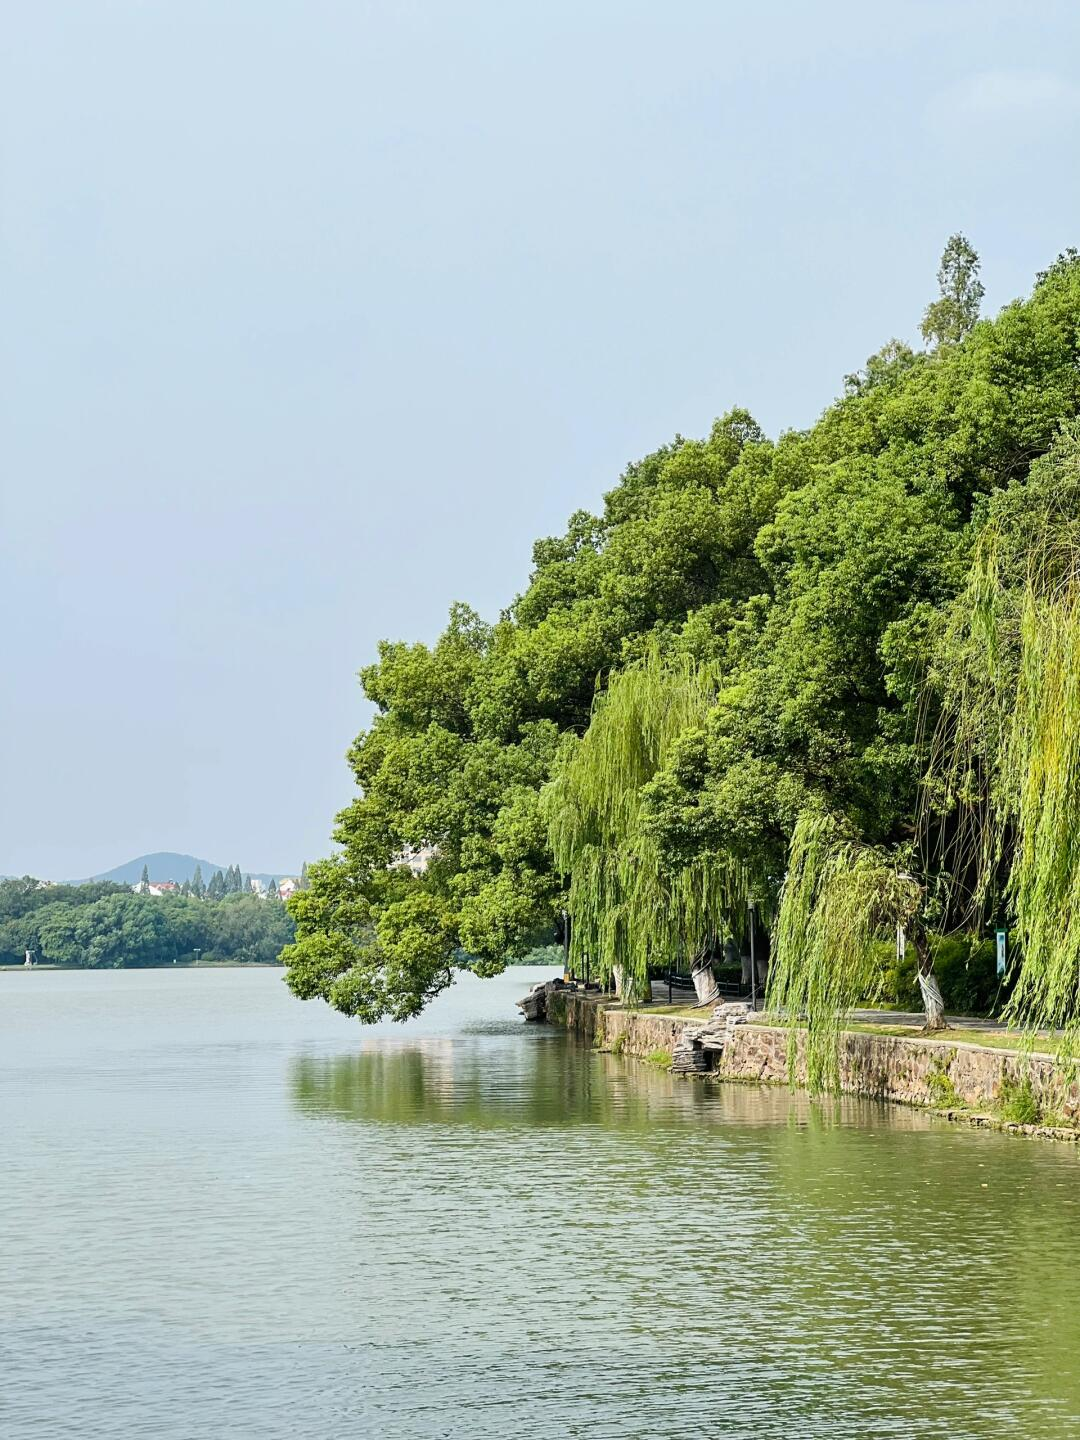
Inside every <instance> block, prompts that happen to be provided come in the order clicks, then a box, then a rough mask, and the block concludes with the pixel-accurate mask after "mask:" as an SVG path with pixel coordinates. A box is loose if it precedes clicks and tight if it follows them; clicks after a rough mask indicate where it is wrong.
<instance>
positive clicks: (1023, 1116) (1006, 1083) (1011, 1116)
mask: <svg viewBox="0 0 1080 1440" xmlns="http://www.w3.org/2000/svg"><path fill="white" fill-rule="evenodd" d="M998 1095H999V1098H1000V1100H1001V1114H1002V1118H1003V1119H1005V1120H1009V1121H1011V1123H1012V1124H1014V1125H1038V1123H1039V1122H1040V1120H1041V1119H1042V1118H1043V1112H1042V1106H1041V1105H1040V1104H1039V1101H1038V1099H1037V1097H1036V1095H1035V1091H1034V1089H1033V1088H1032V1084H1031V1076H1030V1075H1024V1076H1022V1077H1021V1078H1020V1079H1019V1080H1013V1079H1011V1078H1010V1077H1009V1076H1008V1075H1005V1076H1003V1077H1002V1081H1001V1087H1000V1089H999V1091H998Z"/></svg>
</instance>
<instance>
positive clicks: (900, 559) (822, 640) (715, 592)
mask: <svg viewBox="0 0 1080 1440" xmlns="http://www.w3.org/2000/svg"><path fill="white" fill-rule="evenodd" d="M939 279H940V286H941V295H940V296H939V299H938V300H937V301H935V302H933V304H932V305H931V306H930V308H929V310H928V312H927V318H926V322H925V324H926V327H927V329H926V335H927V338H928V339H929V340H930V341H931V342H932V343H931V346H930V348H929V349H927V350H926V351H924V352H921V353H916V352H915V351H914V350H912V349H911V348H910V347H908V346H906V345H903V344H901V343H898V342H895V341H894V342H891V343H890V344H889V345H888V346H886V347H885V348H884V349H883V350H882V351H881V352H880V353H879V354H877V355H875V356H873V357H871V359H870V360H869V361H868V362H867V363H866V365H865V367H864V368H863V369H862V370H861V371H860V372H858V373H856V374H854V375H852V376H849V377H848V379H847V381H846V383H845V391H844V394H843V395H842V396H841V398H840V399H838V400H837V402H836V403H835V404H833V405H832V406H830V407H829V408H828V409H827V410H826V411H825V413H824V414H823V415H822V417H821V419H820V420H819V421H818V422H817V423H816V424H815V425H813V426H812V427H810V428H809V429H808V430H806V431H801V432H788V433H786V434H784V435H783V436H781V437H780V439H779V440H778V441H776V442H775V443H773V442H770V441H769V440H767V439H766V438H765V437H764V436H763V435H762V433H761V431H760V430H759V429H758V427H757V426H756V425H755V424H754V422H753V420H752V419H751V417H750V416H748V415H747V414H746V413H745V412H742V411H733V412H731V413H730V414H729V415H727V416H725V417H724V418H723V419H721V420H719V421H717V423H716V424H715V425H714V427H713V429H712V431H711V432H710V434H709V435H708V437H706V438H705V439H703V440H700V441H691V440H684V439H682V438H681V437H677V438H676V440H675V441H673V442H672V443H671V444H669V445H666V446H664V447H662V448H661V449H660V450H657V451H656V452H654V453H653V454H652V455H649V456H647V457H646V458H645V459H644V460H642V461H640V462H638V463H636V464H633V465H631V466H629V467H628V469H627V470H626V472H625V473H624V475H623V477H622V479H621V480H620V483H619V484H618V485H617V486H616V487H615V489H614V490H612V491H611V492H610V494H608V495H607V496H606V497H605V502H604V507H603V511H602V513H601V514H600V515H596V516H593V515H589V514H586V513H585V512H578V513H577V514H575V515H574V516H572V517H571V519H570V522H569V525H568V527H567V530H566V532H565V534H564V535H562V536H559V537H555V538H551V539H547V540H543V541H540V542H539V543H538V544H537V545H536V547H535V549H534V568H533V573H532V576H531V578H530V581H529V585H528V587H527V589H526V590H525V592H524V593H523V594H522V595H521V596H519V597H518V598H517V600H515V601H514V603H513V604H512V605H511V606H510V607H509V609H508V610H507V611H506V612H505V613H504V615H503V616H502V617H501V618H500V619H499V620H498V621H497V622H496V623H495V624H493V625H488V624H485V623H484V622H482V621H481V620H480V618H479V617H478V616H476V615H475V614H474V613H473V612H472V611H470V610H468V609H467V608H466V607H464V606H457V607H455V608H454V609H453V611H452V612H451V617H450V623H449V625H448V627H447V629H446V631H445V633H444V634H443V636H442V637H441V638H440V639H439V641H438V642H437V643H436V644H435V645H434V646H430V647H428V646H422V645H407V644H403V643H384V644H383V645H382V646H380V650H379V657H378V660H377V662H376V663H375V664H373V665H371V666H369V667H368V668H367V669H366V670H364V671H363V672H362V680H363V684H364V688H365V690H366V693H367V694H368V696H369V697H370V698H371V699H372V700H373V701H374V702H375V705H376V707H377V714H376V717H375V720H374V722H373V724H372V725H371V727H370V728H369V729H368V730H367V731H366V732H365V733H364V734H362V735H360V736H359V737H358V739H357V741H356V743H355V745H354V746H353V748H352V750H351V752H350V757H349V758H350V763H351V766H352V769H353V773H354V776H355V778H356V781H357V785H358V787H359V794H358V796H357V798H356V799H355V800H354V802H353V803H352V804H351V805H350V806H349V807H348V809H346V810H345V811H344V812H343V813H342V815H341V816H340V817H339V821H338V828H337V831H336V839H337V840H338V842H339V844H340V847H341V848H340V851H339V853H338V854H337V856H336V857H335V858H333V859H332V860H329V861H323V862H321V863H319V864H317V865H313V866H312V867H311V871H310V880H311V884H310V888H309V889H307V890H304V891H301V892H300V893H299V894H298V895H296V896H294V897H293V899H292V900H291V901H290V908H291V911H292V914H293V916H294V917H295V920H296V923H297V941H296V944H295V945H294V946H293V947H292V948H291V949H289V950H287V951H286V952H285V958H286V961H287V963H288V965H289V981H290V984H291V985H292V987H293V989H294V990H295V992H296V993H297V994H298V995H303V996H315V995H320V996H323V997H324V998H326V999H328V1000H329V1001H330V1002H331V1003H332V1004H334V1005H335V1006H337V1007H338V1008H339V1009H341V1010H343V1011H345V1012H346V1013H349V1014H354V1015H357V1016H359V1017H360V1018H362V1019H364V1020H377V1019H379V1018H381V1017H383V1016H392V1017H395V1018H405V1017H407V1016H409V1015H412V1014H415V1013H416V1011H417V1010H418V1009H420V1008H421V1007H422V1006H423V1005H424V1004H425V1003H426V1001H427V1000H428V999H430V998H431V997H432V996H433V995H435V994H437V993H438V992H439V991H440V990H441V989H442V988H444V987H445V986H446V985H447V984H449V983H450V982H451V980H452V978H453V972H454V969H455V967H456V966H459V965H462V964H471V965H474V966H475V967H476V968H478V969H479V970H480V971H481V973H487V974H490V973H494V972H495V971H496V970H498V969H500V968H501V967H502V966H503V965H504V964H505V962H506V960H507V958H508V957H510V956H513V955H515V954H520V953H522V951H523V950H524V949H525V948H526V947H527V946H528V945H529V944H530V943H532V941H533V940H534V939H535V938H536V936H537V935H538V934H542V933H543V932H544V931H546V930H550V927H551V925H552V923H553V919H554V917H555V915H556V914H557V913H558V912H559V910H560V909H561V908H562V906H563V905H564V904H565V903H566V898H567V897H566V894H565V891H564V890H563V877H562V875H561V874H560V873H557V872H556V868H555V866H554V865H553V862H552V854H551V849H550V845H549V834H548V825H547V823H546V821H545V815H544V814H543V813H542V809H541V803H540V791H541V789H542V787H543V786H544V785H545V784H546V783H547V782H548V781H549V779H550V778H551V776H552V774H553V773H554V767H555V766H556V765H557V764H561V763H562V762H561V760H560V759H559V757H564V756H565V755H566V753H567V750H566V747H567V745H570V746H571V748H572V744H573V741H572V739H568V738H567V737H579V736H581V735H582V734H584V733H585V731H586V729H587V727H588V726H589V723H590V717H591V716H592V713H593V705H594V701H595V697H596V695H597V693H598V691H599V692H603V691H604V690H605V689H606V688H607V687H608V685H609V684H610V682H611V679H612V677H613V676H615V675H618V674H620V673H621V672H623V671H625V670H626V669H627V667H631V666H633V665H635V664H636V663H638V662H640V661H641V660H642V659H643V657H645V656H647V655H649V654H653V653H655V654H656V655H658V656H659V657H661V658H662V659H663V661H664V663H665V664H670V665H675V664H676V663H677V662H679V661H686V662H693V663H694V664H707V665H709V666H711V667H714V670H713V671H712V672H711V673H715V674H717V675H718V676H719V677H720V678H719V681H718V683H717V685H716V693H715V696H714V703H712V704H711V705H710V706H709V707H708V708H707V710H706V711H705V712H704V713H695V714H694V715H693V716H688V717H687V721H686V725H685V727H684V728H682V730H681V733H679V734H677V735H671V736H669V737H667V739H666V740H665V744H664V747H663V753H662V754H660V755H658V756H657V757H656V765H655V768H654V770H652V771H651V772H650V775H649V777H647V778H646V780H645V782H644V783H643V784H642V786H641V787H640V814H639V815H638V816H637V817H636V819H635V826H636V834H637V836H638V837H639V839H640V842H641V843H642V844H644V843H645V842H646V841H647V844H648V846H649V847H651V853H655V855H656V856H657V857H658V860H657V863H658V864H659V865H660V866H661V867H664V869H665V872H666V873H667V874H668V875H673V874H676V873H682V872H685V871H687V870H688V869H690V868H692V867H693V866H695V865H698V864H701V863H708V864H712V863H713V862H714V861H718V862H722V863H723V864H724V865H726V866H731V867H738V868H739V870H740V872H741V873H744V874H746V875H748V876H750V877H752V883H753V889H754V894H755V898H756V899H757V900H758V901H760V902H761V903H762V904H763V905H765V906H766V908H768V907H769V906H770V905H772V904H775V903H776V902H777V901H778V899H779V895H780V891H781V886H782V882H783V878H784V875H785V873H786V872H787V870H788V866H789V857H790V847H791V844H792V840H793V837H794V836H795V835H796V833H797V832H798V833H801V834H803V835H804V836H805V835H809V834H810V822H809V820H807V819H806V818H805V817H807V816H811V817H812V816H823V817H825V821H824V822H823V825H822V828H821V829H820V830H819V831H817V832H815V833H816V835H817V839H816V840H815V844H816V845H818V848H819V849H820V845H821V844H823V843H825V838H824V837H827V836H829V835H832V836H835V837H840V838H838V839H837V842H836V843H838V844H840V843H842V844H843V845H844V846H847V847H849V850H848V854H849V856H855V855H858V856H860V857H861V859H860V865H861V868H862V870H863V872H864V878H865V877H867V876H869V874H870V869H871V867H872V863H877V862H878V861H880V862H881V865H880V866H879V869H878V872H877V873H878V874H879V876H886V878H887V875H888V874H892V873H895V874H896V875H900V874H901V873H906V871H904V870H902V867H903V866H904V865H906V864H907V863H908V861H909V859H910V856H911V847H912V844H913V842H914V839H915V836H916V829H917V806H918V795H919V786H920V779H921V777H922V776H923V775H924V773H925V771H926V768H927V765H928V763H929V760H930V750H929V738H928V737H929V736H930V735H931V734H932V733H933V731H934V724H935V715H934V707H935V706H937V705H940V704H941V703H942V701H941V697H940V695H938V694H936V692H934V691H933V689H932V688H931V689H930V690H928V689H927V686H926V683H925V679H926V673H927V669H928V667H929V665H930V663H931V657H932V656H934V655H935V654H936V653H937V646H938V644H939V643H940V639H941V635H942V633H943V630H944V629H945V628H946V627H947V623H948V614H949V610H950V606H951V605H952V604H953V603H954V601H955V598H956V597H957V596H958V595H959V594H961V593H962V592H963V590H964V586H965V584H966V577H967V575H968V572H969V568H970V563H971V555H972V548H973V545H974V542H975V536H976V533H977V531H978V528H979V524H980V520H981V517H982V516H983V515H984V512H985V507H986V505H987V504H988V503H989V498H990V497H992V496H994V495H996V494H997V493H999V492H1002V491H1008V490H1011V489H1015V488H1018V487H1019V488H1022V487H1023V486H1024V485H1025V484H1026V483H1027V480H1028V476H1029V472H1030V469H1031V466H1032V463H1033V462H1034V461H1036V460H1037V459H1038V458H1039V457H1040V456H1042V455H1044V454H1045V453H1046V451H1047V450H1048V449H1049V447H1050V445H1051V444H1052V442H1053V439H1054V436H1055V433H1056V431H1057V429H1058V427H1059V425H1060V424H1061V422H1062V421H1063V420H1065V419H1067V418H1069V417H1071V416H1074V415H1076V414H1077V412H1078V410H1080V364H1078V360H1080V343H1078V333H1080V265H1078V264H1077V262H1076V260H1075V258H1074V257H1070V256H1065V257H1063V258H1062V259H1061V260H1060V261H1059V262H1058V263H1056V264H1055V265H1053V266H1051V267H1050V269H1049V270H1048V271H1047V272H1045V273H1044V274H1043V275H1042V276H1041V277H1040V278H1039V281H1038V283H1037V284H1036V287H1035V290H1034V292H1033V293H1032V295H1031V296H1030V297H1029V298H1028V299H1027V300H1024V301H1017V302H1015V303H1014V304H1011V305H1009V306H1007V307H1006V308H1005V309H1004V310H1003V311H1002V312H1001V313H1000V314H999V315H998V316H997V317H996V318H995V319H993V320H980V319H978V310H979V303H980V300H981V286H980V285H979V282H978V262H977V257H976V256H975V255H974V252H973V251H972V250H971V249H970V246H968V245H967V242H966V241H964V240H963V239H962V237H954V239H953V240H952V241H950V242H949V246H948V247H947V249H946V253H945V256H944V257H943V260H942V269H941V273H940V276H939ZM927 707H929V709H928V708H927ZM800 825H801V830H800ZM635 843H638V841H635ZM829 843H831V842H829ZM408 847H412V849H413V850H418V849H419V850H422V851H423V852H424V853H425V854H427V855H428V856H430V863H429V864H428V865H427V868H426V869H423V870H418V869H417V867H415V866H410V865H407V864H404V863H398V862H399V861H402V860H404V859H405V858H406V854H405V852H406V850H407V848H408ZM882 866H883V867H884V868H881V867H882ZM572 869H573V867H571V871H572ZM808 873H809V872H808ZM813 873H814V874H815V875H824V876H826V877H827V876H829V875H834V874H835V873H836V867H835V866H832V867H830V865H829V864H827V863H822V864H820V865H816V866H815V867H814V868H813ZM925 878H926V877H924V879H925ZM889 883H890V884H891V882H889ZM920 883H923V882H922V881H920ZM893 888H894V889H895V891H896V893H897V894H902V896H903V903H904V906H905V907H908V908H910V898H911V893H912V892H911V891H910V889H909V888H907V886H906V882H905V883H904V884H901V885H899V887H893ZM924 893H925V896H929V893H930V888H929V886H926V887H924ZM619 903H622V902H619ZM923 908H924V909H925V908H926V907H925V905H924V906H923ZM827 950H828V947H826V950H824V951H822V952H821V953H826V951H827Z"/></svg>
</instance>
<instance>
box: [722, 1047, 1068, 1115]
mask: <svg viewBox="0 0 1080 1440" xmlns="http://www.w3.org/2000/svg"><path fill="white" fill-rule="evenodd" d="M790 1041H791V1037H790V1034H789V1032H788V1031H787V1030H786V1029H780V1028H776V1027H774V1026H767V1025H740V1026H739V1027H738V1028H737V1029H735V1030H734V1031H733V1032H732V1035H731V1038H730V1040H729V1041H728V1043H727V1045H726V1046H725V1048H724V1052H723V1054H722V1055H721V1056H720V1059H719V1063H718V1064H717V1067H716V1074H717V1075H718V1076H719V1077H720V1078H721V1079H723V1078H727V1079H731V1080H763V1081H771V1082H781V1083H784V1082H786V1081H787V1078H788V1046H789V1044H790ZM799 1048H800V1052H801V1050H802V1046H801V1044H800V1047H799ZM795 1074H796V1079H797V1081H798V1082H799V1083H803V1082H804V1081H805V1078H806V1065H805V1061H804V1059H803V1056H802V1054H801V1053H800V1054H799V1057H798V1060H797V1063H796V1067H795ZM1025 1075H1027V1076H1029V1077H1030V1080H1031V1088H1032V1091H1033V1093H1034V1096H1035V1099H1036V1100H1037V1101H1038V1102H1039V1104H1040V1106H1041V1107H1042V1108H1043V1109H1045V1110H1047V1111H1050V1112H1053V1113H1055V1114H1058V1115H1061V1116H1063V1117H1064V1118H1065V1119H1067V1120H1069V1121H1070V1122H1076V1121H1077V1120H1080V1085H1078V1084H1077V1075H1076V1072H1075V1069H1073V1070H1071V1071H1069V1072H1067V1073H1061V1072H1059V1071H1058V1070H1057V1068H1056V1067H1055V1064H1054V1061H1053V1060H1052V1059H1051V1058H1050V1057H1049V1056H1043V1055H1033V1056H1031V1057H1029V1058H1025V1057H1023V1056H1021V1055H1020V1054H1019V1053H1018V1052H1016V1051H1015V1050H998V1049H991V1048H990V1047H989V1046H986V1047H984V1046H981V1045H967V1044H959V1043H955V1042H950V1041H949V1039H948V1035H947V1034H946V1035H945V1036H943V1037H942V1038H941V1039H940V1040H938V1039H931V1038H930V1037H928V1036H927V1037H923V1036H912V1037H911V1038H910V1039H909V1038H908V1037H906V1036H904V1037H901V1036H894V1035H862V1034H857V1033H849V1034H845V1035H843V1036H841V1039H840V1088H841V1089H842V1090H844V1091H846V1092H848V1093H849V1094H852V1095H871V1096H875V1097H877V1098H879V1099H883V1100H901V1101H904V1102H906V1103H907V1104H911V1105H934V1106H938V1107H940V1108H948V1107H949V1106H950V1105H957V1104H962V1105H968V1106H972V1107H974V1108H976V1109H980V1108H981V1109H988V1108H992V1107H994V1106H995V1105H998V1104H1000V1102H1001V1099H1002V1091H1003V1089H1007V1088H1008V1087H1009V1086H1015V1085H1017V1084H1019V1083H1021V1082H1022V1080H1023V1078H1024V1076H1025Z"/></svg>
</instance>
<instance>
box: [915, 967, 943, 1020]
mask: <svg viewBox="0 0 1080 1440" xmlns="http://www.w3.org/2000/svg"><path fill="white" fill-rule="evenodd" d="M919 990H920V992H921V994H922V1002H923V1009H924V1010H925V1011H926V1028H927V1030H945V1029H947V1028H948V1027H947V1026H946V1024H945V1001H944V1000H943V999H942V998H941V986H940V985H939V984H938V982H937V976H936V975H935V974H934V972H933V971H932V970H931V971H930V973H929V974H928V975H924V974H923V973H922V971H921V970H920V971H919Z"/></svg>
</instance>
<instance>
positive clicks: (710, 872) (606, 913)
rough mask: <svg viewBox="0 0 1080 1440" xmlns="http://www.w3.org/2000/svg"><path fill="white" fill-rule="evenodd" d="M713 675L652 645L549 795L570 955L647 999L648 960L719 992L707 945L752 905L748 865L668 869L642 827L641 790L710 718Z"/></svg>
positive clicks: (710, 861)
mask: <svg viewBox="0 0 1080 1440" xmlns="http://www.w3.org/2000/svg"><path fill="white" fill-rule="evenodd" d="M716 694H717V677H716V675H715V673H714V672H713V671H712V670H711V669H710V668H709V667H707V666H702V665H698V664H696V663H695V662H693V661H691V660H689V659H682V660H679V661H677V662H674V663H671V664H665V662H664V661H663V660H662V659H661V657H660V655H659V653H658V652H657V651H656V650H655V649H653V650H651V651H650V652H649V653H648V654H647V655H646V656H645V658H644V659H643V660H641V661H640V662H639V663H637V664H634V665H631V666H628V667H627V668H626V669H625V670H622V671H620V672H619V673H618V674H617V675H615V676H614V677H613V678H612V680H611V683H610V685H609V687H608V689H607V691H606V692H604V693H603V694H601V695H598V696H597V698H596V701H595V703H594V706H593V712H592V717H591V720H590V723H589V727H588V729H587V730H586V732H585V734H584V735H583V736H582V737H581V738H580V739H579V740H575V741H573V742H572V744H571V745H570V746H569V747H568V749H567V750H566V751H565V752H564V754H563V756H562V757H561V761H560V763H559V765H558V766H557V768H556V772H555V775H554V777H553V779H552V780H551V782H550V783H549V784H548V785H547V786H546V787H545V789H544V792H543V803H544V808H545V813H546V816H547V820H548V830H549V839H550V842H551V848H552V852H553V854H554V857H555V863H556V866H557V868H558V869H559V870H560V872H561V873H562V874H563V875H565V876H567V877H569V909H570V915H571V929H570V934H571V952H570V953H571V960H572V962H573V964H574V966H575V968H578V967H581V968H585V967H586V966H588V967H589V969H590V970H591V973H592V974H594V975H596V976H597V978H598V979H601V980H607V979H609V978H611V977H614V979H615V981H616V987H617V989H618V990H619V991H620V993H622V994H624V995H625V997H626V998H627V999H628V1000H631V1001H635V1002H640V1001H643V1000H647V999H648V997H649V969H650V966H656V965H671V964H674V963H677V962H678V961H680V960H681V959H682V957H684V956H688V957H689V958H690V962H691V974H692V975H693V977H694V984H695V988H696V989H697V991H698V995H699V997H700V998H702V999H705V998H707V996H708V993H709V992H710V991H711V990H712V989H713V985H712V975H711V966H710V962H709V954H710V950H711V946H712V943H713V941H714V939H715V937H716V935H717V933H718V931H719V930H720V928H721V926H722V925H723V924H724V923H725V922H728V923H730V920H731V918H732V917H733V915H734V914H735V913H736V912H737V910H739V909H740V908H745V904H746V898H747V885H746V880H745V875H744V872H743V869H742V867H741V866H739V865H737V864H736V863H735V862H733V861H731V860H729V859H727V858H725V857H723V856H719V855H707V856H704V857H701V858H698V859H696V860H695V861H694V862H693V863H691V864H687V865H682V866H678V865H676V866H673V865H671V864H670V863H669V862H667V861H666V860H665V859H664V857H663V856H662V855H661V853H660V851H659V849H658V847H657V845H656V842H655V841H654V840H653V839H652V838H651V837H650V835H649V834H648V833H647V831H646V830H645V828H644V827H643V823H642V821H643V812H642V789H643V787H644V786H646V785H647V784H648V782H649V781H650V780H651V779H652V778H653V777H654V776H655V775H656V773H657V771H658V770H659V769H660V768H661V766H662V765H663V764H664V762H665V759H666V758H667V756H668V753H669V751H670V747H671V746H672V744H673V742H674V741H675V739H676V738H677V737H678V736H679V735H680V734H682V733H683V732H684V731H686V730H689V729H692V728H695V727H699V726H701V725H703V724H704V722H705V719H706V716H707V715H708V712H709V710H710V709H711V708H712V706H713V705H714V704H715V702H716Z"/></svg>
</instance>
